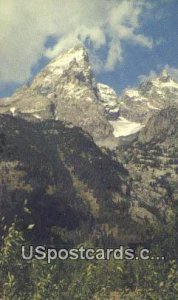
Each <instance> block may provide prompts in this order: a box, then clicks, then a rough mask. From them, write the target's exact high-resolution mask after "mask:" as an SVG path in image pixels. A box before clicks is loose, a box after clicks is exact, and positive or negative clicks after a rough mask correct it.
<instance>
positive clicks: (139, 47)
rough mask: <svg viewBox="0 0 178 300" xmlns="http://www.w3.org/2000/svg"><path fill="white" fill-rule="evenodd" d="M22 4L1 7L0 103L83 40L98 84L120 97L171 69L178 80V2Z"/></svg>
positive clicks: (57, 0) (10, 0)
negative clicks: (146, 79) (157, 74)
mask: <svg viewBox="0 0 178 300" xmlns="http://www.w3.org/2000/svg"><path fill="white" fill-rule="evenodd" d="M16 1H17V0H15V1H14V0H8V1H7V5H3V6H2V7H1V4H0V20H1V24H2V26H1V27H2V28H1V35H0V41H1V47H0V64H1V69H0V97H4V96H9V95H11V94H12V92H13V91H14V90H15V89H16V88H17V87H20V86H21V85H23V84H24V83H26V82H28V81H30V80H31V79H32V78H33V76H34V75H35V74H36V73H38V72H39V71H40V69H41V68H43V67H44V66H45V65H46V63H47V62H48V61H49V60H50V59H52V58H53V57H54V56H55V55H58V54H59V53H60V51H62V50H63V49H67V48H70V47H72V46H74V45H75V44H76V43H77V42H78V39H80V41H82V42H83V43H84V44H85V45H87V46H88V45H90V46H89V52H90V53H91V59H92V61H94V62H95V63H94V65H95V66H97V65H98V66H97V68H96V70H95V76H96V79H97V81H99V82H103V83H106V84H108V85H110V86H112V87H113V88H114V89H115V90H116V91H117V92H118V93H121V91H122V90H123V89H125V88H126V87H132V86H136V85H138V83H139V78H140V76H142V75H145V76H149V75H150V74H153V73H154V72H156V73H159V72H160V71H161V69H162V68H164V67H165V66H166V67H167V68H168V69H169V70H170V72H172V73H173V74H174V76H175V77H176V78H178V17H177V15H178V1H177V0H172V1H171V0H169V1H166V0H157V1H144V0H143V1H140V0H138V1H137V0H134V1H132V0H131V1H128V0H123V1H119V0H118V1H116V0H111V1H109V2H108V1H107V0H93V2H92V4H88V1H85V0H75V1H72V0H68V2H67V3H68V5H65V4H64V3H66V1H64V0H50V1H49V0H46V2H45V5H43V4H42V0H32V1H31V2H30V4H24V1H22V0H18V4H17V2H16ZM62 2H64V3H62ZM155 2H156V3H155ZM14 3H16V5H15V4H14ZM43 3H44V2H43ZM148 3H149V5H148ZM61 4H62V5H61ZM63 4H64V5H63ZM103 4H104V5H103ZM106 20H107V22H106ZM96 62H97V63H96Z"/></svg>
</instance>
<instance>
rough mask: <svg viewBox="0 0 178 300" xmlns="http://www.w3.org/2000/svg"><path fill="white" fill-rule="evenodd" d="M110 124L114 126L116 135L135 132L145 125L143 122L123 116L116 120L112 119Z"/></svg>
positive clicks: (126, 134)
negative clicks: (133, 120) (132, 120)
mask: <svg viewBox="0 0 178 300" xmlns="http://www.w3.org/2000/svg"><path fill="white" fill-rule="evenodd" d="M110 124H111V125H112V126H113V128H114V136H115V137H121V136H128V135H131V134H134V133H136V132H138V131H139V130H140V129H142V128H143V127H144V125H143V124H141V123H136V122H131V121H129V120H127V119H125V118H123V117H120V118H119V119H118V120H116V121H110Z"/></svg>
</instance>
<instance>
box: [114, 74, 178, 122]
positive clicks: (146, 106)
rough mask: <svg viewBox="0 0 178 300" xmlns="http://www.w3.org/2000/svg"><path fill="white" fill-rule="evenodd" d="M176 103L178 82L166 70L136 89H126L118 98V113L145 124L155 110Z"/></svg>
mask: <svg viewBox="0 0 178 300" xmlns="http://www.w3.org/2000/svg"><path fill="white" fill-rule="evenodd" d="M175 103H178V82H176V81H175V80H173V79H172V78H171V77H170V75H169V74H168V73H167V71H166V70H163V71H162V73H161V74H160V75H159V76H157V77H155V78H153V79H150V80H147V81H146V82H144V83H142V84H141V85H140V86H139V88H138V89H128V90H126V91H125V92H124V93H123V95H122V96H121V99H120V113H121V115H122V116H123V117H125V118H127V119H128V120H130V121H134V122H141V123H143V124H145V123H146V122H147V120H148V118H149V117H150V116H151V115H153V114H155V112H157V111H159V110H161V109H164V108H166V107H169V106H172V105H174V104H175Z"/></svg>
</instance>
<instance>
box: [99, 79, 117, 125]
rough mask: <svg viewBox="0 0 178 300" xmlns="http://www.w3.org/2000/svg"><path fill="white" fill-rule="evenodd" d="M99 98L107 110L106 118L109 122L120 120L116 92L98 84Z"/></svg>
mask: <svg viewBox="0 0 178 300" xmlns="http://www.w3.org/2000/svg"><path fill="white" fill-rule="evenodd" d="M97 88H98V96H99V100H100V102H101V104H102V105H103V106H104V108H105V113H106V116H107V118H108V119H109V120H116V119H118V117H119V115H120V113H119V105H118V96H117V94H116V92H115V91H114V90H113V89H112V88H110V87H109V86H108V85H106V84H102V83H98V84H97Z"/></svg>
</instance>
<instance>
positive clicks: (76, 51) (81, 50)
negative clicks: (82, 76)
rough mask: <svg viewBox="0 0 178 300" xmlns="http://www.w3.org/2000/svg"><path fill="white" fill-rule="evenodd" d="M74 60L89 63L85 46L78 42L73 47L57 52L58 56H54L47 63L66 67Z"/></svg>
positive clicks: (52, 65)
mask: <svg viewBox="0 0 178 300" xmlns="http://www.w3.org/2000/svg"><path fill="white" fill-rule="evenodd" d="M72 62H76V63H84V62H87V63H89V58H88V52H87V50H86V48H85V47H84V46H83V45H82V44H79V45H77V46H75V47H73V48H70V49H69V50H65V51H63V52H61V53H59V55H58V56H56V57H55V58H54V59H53V60H52V62H51V63H49V65H50V66H51V67H55V68H56V67H63V68H64V67H68V66H69V65H70V63H72Z"/></svg>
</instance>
